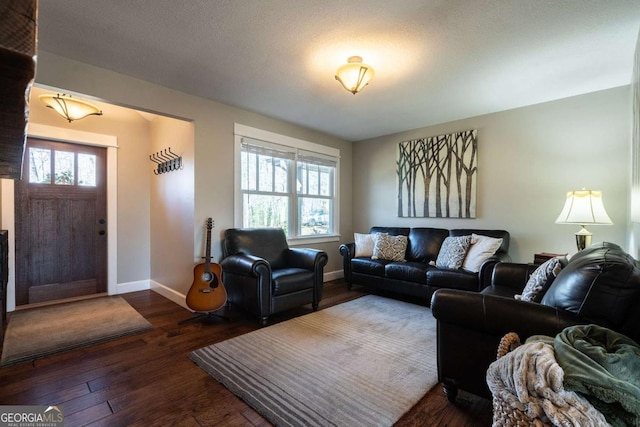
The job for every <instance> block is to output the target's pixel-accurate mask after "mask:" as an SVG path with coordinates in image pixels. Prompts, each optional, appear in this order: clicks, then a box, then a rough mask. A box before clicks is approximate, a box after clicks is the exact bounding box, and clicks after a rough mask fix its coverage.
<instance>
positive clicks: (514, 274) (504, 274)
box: [491, 262, 537, 293]
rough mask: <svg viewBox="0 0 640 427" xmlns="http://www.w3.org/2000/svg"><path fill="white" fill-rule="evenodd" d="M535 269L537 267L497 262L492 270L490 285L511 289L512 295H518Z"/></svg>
mask: <svg viewBox="0 0 640 427" xmlns="http://www.w3.org/2000/svg"><path fill="white" fill-rule="evenodd" d="M536 267H537V266H536V265H533V264H520V263H513V262H499V263H497V264H496V265H495V267H494V269H493V275H492V277H491V285H493V286H496V287H501V288H509V289H512V290H513V291H514V293H520V292H522V290H523V289H524V287H525V285H526V284H527V281H528V280H529V276H531V273H533V271H534V270H535V269H536Z"/></svg>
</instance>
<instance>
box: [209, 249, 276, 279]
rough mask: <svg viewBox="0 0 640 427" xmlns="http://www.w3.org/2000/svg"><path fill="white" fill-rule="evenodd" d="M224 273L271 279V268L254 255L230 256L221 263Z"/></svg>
mask: <svg viewBox="0 0 640 427" xmlns="http://www.w3.org/2000/svg"><path fill="white" fill-rule="evenodd" d="M220 266H221V267H222V271H223V273H224V272H227V273H233V274H242V275H246V276H253V277H259V276H262V275H266V276H267V277H271V266H270V265H269V263H268V262H267V261H266V260H264V259H263V258H260V257H257V256H254V255H245V254H237V255H230V256H228V257H226V258H224V259H223V260H222V261H220Z"/></svg>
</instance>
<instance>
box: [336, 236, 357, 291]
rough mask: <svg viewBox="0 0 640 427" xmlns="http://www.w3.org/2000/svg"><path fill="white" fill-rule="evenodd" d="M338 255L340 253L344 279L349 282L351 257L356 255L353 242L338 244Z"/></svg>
mask: <svg viewBox="0 0 640 427" xmlns="http://www.w3.org/2000/svg"><path fill="white" fill-rule="evenodd" d="M339 250H340V255H342V268H343V271H344V280H345V281H346V282H347V283H351V259H352V258H353V257H354V256H355V255H356V244H355V243H343V244H341V245H340V248H339Z"/></svg>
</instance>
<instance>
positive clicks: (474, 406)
mask: <svg viewBox="0 0 640 427" xmlns="http://www.w3.org/2000/svg"><path fill="white" fill-rule="evenodd" d="M365 293H366V290H364V289H361V288H357V289H354V290H353V291H347V289H346V285H345V283H344V282H343V281H341V280H338V281H334V282H329V283H326V284H325V292H324V298H323V300H322V302H321V308H325V307H329V306H331V305H335V304H339V303H341V302H345V301H348V300H351V299H354V298H357V297H359V296H362V295H363V294H365ZM122 296H123V297H124V298H125V299H126V300H127V301H128V302H129V303H130V304H131V305H132V306H133V307H134V308H135V309H136V310H138V311H139V312H140V313H141V314H142V315H143V316H144V317H145V318H146V319H147V320H148V321H149V322H150V323H151V324H152V325H153V326H154V329H153V330H151V331H148V332H145V333H142V334H138V335H133V336H128V337H123V338H119V339H116V340H113V341H109V342H106V343H102V344H98V345H94V346H91V347H87V348H84V349H78V350H74V351H70V352H66V353H60V354H57V355H53V356H49V357H46V358H42V359H38V360H35V361H34V362H33V363H23V364H20V365H16V366H10V367H5V368H1V369H0V404H2V405H58V406H61V407H62V408H63V413H64V415H65V426H67V427H70V426H81V425H91V426H109V427H111V426H268V425H270V424H269V422H267V421H266V420H265V419H264V418H262V417H261V416H260V415H259V414H258V413H257V412H255V411H254V410H253V409H251V408H250V407H249V406H247V405H246V404H245V403H244V402H243V401H242V400H240V399H238V398H237V397H235V396H234V395H233V394H232V393H231V392H229V391H228V390H227V389H226V388H224V387H223V386H222V385H220V384H219V383H218V382H216V381H215V380H213V379H212V378H211V377H209V375H207V374H206V373H205V372H204V371H202V370H201V369H200V368H198V367H197V366H196V365H194V364H193V363H192V362H191V361H190V360H189V359H188V358H187V353H189V352H190V351H192V350H195V349H197V348H200V347H203V346H206V345H209V344H212V343H216V342H219V341H222V340H225V339H228V338H233V337H235V336H238V335H241V334H244V333H247V332H250V331H253V330H255V329H258V327H259V326H258V322H257V320H256V319H253V318H251V317H249V316H247V315H245V314H244V313H242V312H239V311H236V310H226V313H224V314H226V315H227V316H229V318H230V321H229V322H225V321H219V320H216V321H214V322H212V323H211V324H201V323H186V324H183V325H179V324H178V322H179V321H181V320H184V319H187V318H189V317H190V316H191V313H190V312H189V311H187V310H185V309H184V308H182V307H180V306H178V305H176V304H174V303H173V302H171V301H169V300H167V299H165V298H164V297H162V296H160V295H158V294H156V293H155V292H153V291H140V292H134V293H130V294H125V295H122ZM309 312H311V309H310V307H301V308H300V309H296V310H292V311H290V312H287V313H283V314H280V315H277V316H274V318H273V319H272V321H271V323H275V322H279V321H283V320H286V319H289V318H291V317H294V316H298V315H301V314H306V313H309ZM52 321H55V320H54V319H52ZM434 345H435V343H434ZM354 398H355V397H354ZM487 425H491V402H490V401H489V400H486V399H481V398H479V397H476V396H474V395H471V394H467V393H464V392H460V394H459V396H458V399H457V401H456V404H455V405H454V404H450V403H449V402H448V401H447V399H446V397H445V396H444V393H443V392H442V388H441V387H440V385H437V386H436V387H434V388H433V389H432V390H431V391H429V392H428V393H427V394H426V395H425V397H424V398H422V400H420V402H418V404H416V405H415V406H414V407H413V408H412V409H411V410H410V411H409V412H408V413H407V414H405V415H404V416H403V417H402V418H401V419H400V420H399V421H398V422H397V423H396V426H487Z"/></svg>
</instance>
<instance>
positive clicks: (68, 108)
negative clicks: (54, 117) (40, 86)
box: [38, 94, 102, 123]
mask: <svg viewBox="0 0 640 427" xmlns="http://www.w3.org/2000/svg"><path fill="white" fill-rule="evenodd" d="M38 98H40V100H41V101H42V102H44V103H45V104H46V105H47V107H49V108H52V109H54V110H55V111H56V112H57V113H58V114H60V115H61V116H62V117H64V118H65V119H67V121H69V123H71V122H72V121H74V120H80V119H84V118H85V117H87V116H91V115H96V116H101V115H102V111H101V110H100V109H99V108H98V107H96V106H95V105H93V104H92V103H90V102H87V101H84V100H82V99H77V98H73V97H72V96H71V95H65V94H62V95H60V94H56V95H52V94H45V95H40V96H39V97H38Z"/></svg>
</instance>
